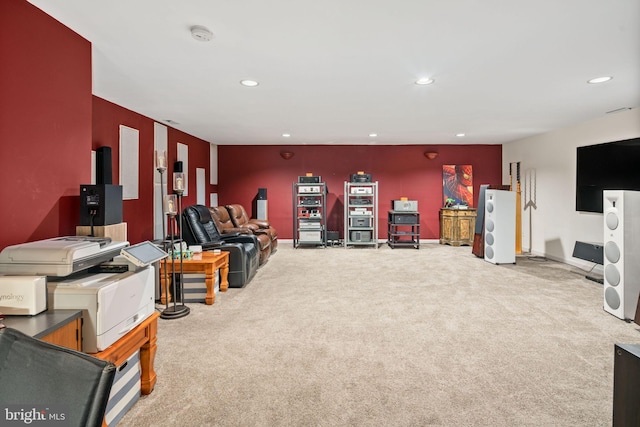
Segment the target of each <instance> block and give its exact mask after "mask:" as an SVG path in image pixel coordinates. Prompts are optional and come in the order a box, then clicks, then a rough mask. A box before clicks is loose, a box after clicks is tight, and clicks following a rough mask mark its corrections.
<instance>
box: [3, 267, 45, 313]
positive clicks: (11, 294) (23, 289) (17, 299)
mask: <svg viewBox="0 0 640 427" xmlns="http://www.w3.org/2000/svg"><path fill="white" fill-rule="evenodd" d="M46 309H47V278H46V277H44V276H0V312H2V313H4V314H13V315H16V314H21V315H27V316H32V315H34V314H38V313H41V312H43V311H45V310H46Z"/></svg>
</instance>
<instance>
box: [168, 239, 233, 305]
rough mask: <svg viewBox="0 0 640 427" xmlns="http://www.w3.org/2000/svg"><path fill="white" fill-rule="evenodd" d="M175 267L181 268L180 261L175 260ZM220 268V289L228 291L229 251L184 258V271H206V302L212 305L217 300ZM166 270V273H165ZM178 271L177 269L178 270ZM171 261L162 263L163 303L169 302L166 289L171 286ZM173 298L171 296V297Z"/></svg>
mask: <svg viewBox="0 0 640 427" xmlns="http://www.w3.org/2000/svg"><path fill="white" fill-rule="evenodd" d="M175 268H176V270H178V269H179V268H180V261H179V260H176V261H175ZM218 269H220V291H221V292H226V291H227V289H228V288H229V280H228V277H229V252H224V251H222V252H220V253H219V254H216V253H213V252H202V253H197V254H194V255H193V258H191V259H185V260H182V271H183V272H184V273H204V274H205V279H204V283H205V285H206V287H207V295H206V297H205V304H207V305H211V304H213V303H214V302H215V300H216V294H215V292H214V289H213V288H214V285H215V277H216V276H215V273H216V271H217V270H218ZM165 271H166V274H165ZM176 272H177V271H176ZM171 277H172V269H171V261H170V260H167V262H166V263H165V262H161V263H160V301H161V302H162V303H163V304H166V303H167V299H166V297H167V296H166V295H165V289H166V288H167V287H169V288H170V287H171ZM169 300H171V297H169Z"/></svg>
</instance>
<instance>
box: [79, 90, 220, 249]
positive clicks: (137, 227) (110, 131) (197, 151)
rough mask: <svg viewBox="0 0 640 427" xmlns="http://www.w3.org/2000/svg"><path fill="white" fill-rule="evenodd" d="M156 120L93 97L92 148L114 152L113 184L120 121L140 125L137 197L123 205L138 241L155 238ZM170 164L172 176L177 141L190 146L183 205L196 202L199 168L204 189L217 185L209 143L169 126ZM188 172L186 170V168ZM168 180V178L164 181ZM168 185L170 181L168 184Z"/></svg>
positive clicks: (130, 233) (133, 237) (131, 233)
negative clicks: (211, 170) (211, 173)
mask: <svg viewBox="0 0 640 427" xmlns="http://www.w3.org/2000/svg"><path fill="white" fill-rule="evenodd" d="M153 124H154V120H152V119H150V118H148V117H146V116H143V115H141V114H138V113H136V112H134V111H131V110H128V109H126V108H123V107H121V106H119V105H117V104H114V103H112V102H109V101H107V100H105V99H102V98H99V97H97V96H94V97H93V142H92V148H93V149H94V150H95V149H97V148H98V147H105V146H108V147H111V153H112V177H113V183H114V184H120V181H119V164H120V157H119V153H118V150H119V145H120V125H124V126H128V127H130V128H134V129H138V131H139V144H140V145H139V150H140V151H139V165H138V171H139V183H138V185H139V187H138V199H135V200H125V201H124V202H123V206H122V211H123V212H122V216H123V221H124V222H126V223H127V238H128V239H129V242H131V243H132V244H133V243H138V242H141V241H144V240H153V174H154V171H155V169H154V168H155V164H154V159H155V157H154V145H153V134H154V130H153V128H154V126H153ZM167 138H168V153H167V157H168V163H167V164H168V165H169V168H168V170H167V173H166V174H165V178H169V182H171V177H172V173H173V163H174V162H175V161H176V159H177V150H178V148H177V147H178V145H177V144H178V142H179V143H181V144H186V145H188V146H189V165H188V166H189V171H188V173H189V180H188V184H189V191H188V196H185V197H184V199H183V202H182V204H183V206H188V205H192V204H195V203H196V168H204V169H205V170H206V173H205V174H206V187H205V193H206V197H207V204H208V197H209V193H210V192H212V191H213V189H214V188H215V187H213V186H211V185H210V184H209V143H208V142H206V141H204V140H202V139H199V138H196V137H194V136H191V135H188V134H186V133H184V132H181V131H179V130H177V129H173V128H168V132H167ZM184 172H185V173H186V172H187V171H186V170H185V171H184ZM165 184H166V181H165ZM168 188H169V189H170V188H171V184H169V187H168Z"/></svg>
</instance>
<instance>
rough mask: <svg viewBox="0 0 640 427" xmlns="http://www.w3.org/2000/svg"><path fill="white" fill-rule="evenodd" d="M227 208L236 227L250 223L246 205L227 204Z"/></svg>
mask: <svg viewBox="0 0 640 427" xmlns="http://www.w3.org/2000/svg"><path fill="white" fill-rule="evenodd" d="M227 210H228V211H229V216H230V217H231V221H233V224H234V225H235V226H236V227H243V226H246V225H247V224H248V223H249V215H248V214H247V211H246V210H245V209H244V206H242V205H239V204H235V205H227Z"/></svg>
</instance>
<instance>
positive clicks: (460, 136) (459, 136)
mask: <svg viewBox="0 0 640 427" xmlns="http://www.w3.org/2000/svg"><path fill="white" fill-rule="evenodd" d="M456 136H457V137H458V138H462V137H463V136H464V133H456Z"/></svg>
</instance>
